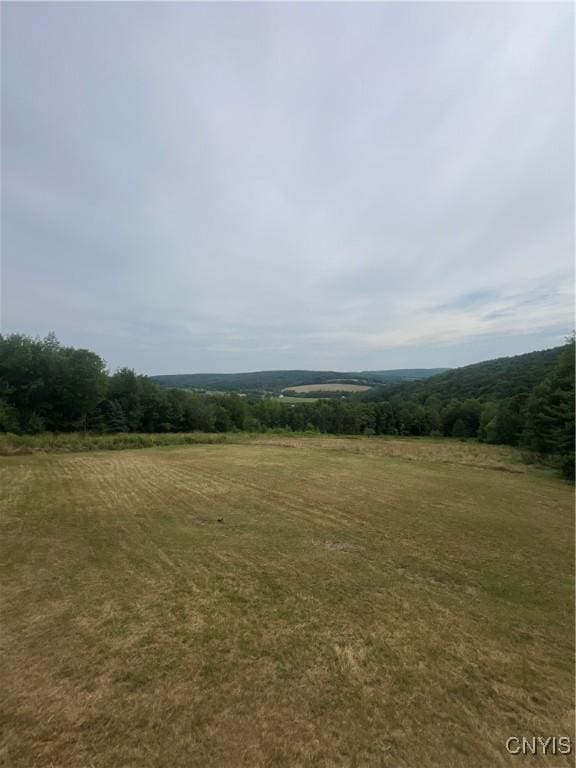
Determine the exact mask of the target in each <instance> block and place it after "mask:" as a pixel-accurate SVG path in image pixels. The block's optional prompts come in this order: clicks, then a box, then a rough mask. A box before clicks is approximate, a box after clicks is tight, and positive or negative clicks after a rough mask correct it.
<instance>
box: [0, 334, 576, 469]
mask: <svg viewBox="0 0 576 768" xmlns="http://www.w3.org/2000/svg"><path fill="white" fill-rule="evenodd" d="M284 373H285V372H284ZM369 394H370V399H363V398H362V397H360V396H351V397H348V398H337V399H331V400H325V399H321V400H317V401H313V402H312V401H303V402H302V403H296V404H294V403H285V402H283V401H282V400H279V399H275V398H263V397H239V396H238V395H236V394H222V395H214V394H212V395H210V394H201V393H198V392H190V391H186V390H184V389H177V388H168V389H166V388H162V387H161V386H159V385H158V384H157V383H156V382H154V381H153V380H152V379H150V378H149V377H147V376H141V375H138V374H136V373H135V372H134V371H132V370H129V369H127V368H123V369H121V370H119V371H117V372H115V373H114V374H112V375H109V374H108V373H107V371H106V365H105V363H104V361H103V360H102V359H101V358H100V357H99V356H98V355H96V354H95V353H94V352H90V351H88V350H84V349H73V348H71V347H65V346H63V345H61V344H60V343H59V342H58V340H57V339H56V338H55V337H54V336H53V335H50V336H48V337H47V338H45V339H31V338H29V337H27V336H23V335H18V334H13V335H9V336H5V337H2V336H0V431H4V432H14V433H17V434H18V433H23V434H34V433H38V432H43V431H54V432H71V431H91V432H111V433H118V432H191V431H203V432H227V431H231V430H248V431H254V432H257V431H265V430H269V429H288V430H293V431H302V430H307V431H310V430H312V431H318V432H324V433H333V434H364V435H406V436H408V435H414V436H417V435H438V436H440V435H444V436H451V437H457V438H462V439H466V438H477V439H479V440H481V441H484V442H488V443H504V444H510V445H520V446H523V447H525V448H526V449H528V450H530V451H533V452H534V453H535V454H537V455H539V456H540V457H543V458H545V459H546V460H549V461H551V462H552V463H554V464H556V465H557V466H560V467H561V468H562V471H563V472H564V474H565V476H567V477H571V476H572V477H573V473H574V339H573V338H572V339H570V340H569V341H567V343H566V344H565V345H564V347H558V348H557V349H552V350H546V351H544V352H534V353H531V354H528V355H520V356H518V357H513V358H503V359H500V360H492V361H489V362H486V363H480V364H478V365H472V366H466V367H465V368H462V369H459V370H454V371H450V372H448V373H445V374H441V375H438V376H435V377H434V378H432V379H429V380H428V381H424V382H413V383H402V384H399V385H389V386H384V387H382V388H379V389H378V390H377V392H376V393H374V394H373V393H369Z"/></svg>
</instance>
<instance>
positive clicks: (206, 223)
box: [2, 3, 574, 372]
mask: <svg viewBox="0 0 576 768" xmlns="http://www.w3.org/2000/svg"><path fill="white" fill-rule="evenodd" d="M573 13H574V10H573V8H572V7H571V6H570V5H560V4H552V5H546V4H529V3H526V4H516V3H514V4H502V5H497V4H492V3H490V4H484V5H482V4H469V3H462V4H459V3H448V4H442V3H438V4H436V3H434V4H420V3H415V4H405V5H404V4H397V3H390V4H385V3H383V4H376V3H373V4H372V3H370V4H356V5H355V4H312V5H308V4H240V3H238V4H209V3H190V4H161V3H157V4H154V3H134V4H130V3H119V4H112V3H109V4H90V3H85V4H84V3H78V4H76V3H72V4H67V3H62V4H55V3H52V4H43V3H38V4H34V3H26V4H16V3H12V4H7V5H6V6H5V8H4V10H3V17H4V18H3V31H2V36H3V40H2V42H3V46H2V48H3V52H2V57H3V61H2V64H3V67H2V89H3V103H2V195H3V199H2V206H3V207H2V268H3V297H2V298H3V302H2V328H3V331H4V332H9V331H15V330H21V331H25V332H29V333H32V334H36V333H38V334H44V333H46V332H47V331H48V330H50V329H54V330H55V331H56V333H57V334H58V335H59V336H60V337H61V338H62V339H63V340H64V341H65V342H67V343H72V344H76V345H83V346H90V347H93V348H94V349H96V350H97V351H99V352H100V353H101V354H102V355H103V356H104V357H105V358H106V359H107V360H108V362H109V363H110V364H111V365H112V366H116V365H121V364H128V365H131V366H134V367H136V368H137V369H139V370H143V371H145V372H177V371H182V372H183V371H194V370H224V371H225V370H249V369H256V368H284V367H325V368H334V367H337V368H342V369H350V368H355V367H357V368H369V367H376V368H386V367H399V366H402V365H406V366H420V365H458V364H465V363H467V362H472V361H474V360H479V359H482V358H485V357H490V356H494V355H498V354H515V353H518V352H523V351H528V350H530V349H534V348H539V347H544V346H551V345H553V344H556V343H559V342H560V341H561V340H562V337H563V336H564V335H565V334H566V333H568V332H569V331H570V329H571V324H572V317H573V314H572V306H573V296H572V292H573V265H572V253H573V245H574V222H573V167H574V165H573V138H572V137H573V129H574V118H573V107H574V104H573V56H574V44H573V40H572V33H571V29H572V24H571V20H572V15H573Z"/></svg>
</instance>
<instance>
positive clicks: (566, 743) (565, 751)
mask: <svg viewBox="0 0 576 768" xmlns="http://www.w3.org/2000/svg"><path fill="white" fill-rule="evenodd" d="M506 751H507V752H509V753H510V754H511V755H571V754H572V740H571V739H570V736H510V738H509V739H506Z"/></svg>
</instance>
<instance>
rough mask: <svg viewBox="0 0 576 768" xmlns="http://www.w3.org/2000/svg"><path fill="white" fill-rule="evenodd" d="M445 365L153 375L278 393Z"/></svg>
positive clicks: (409, 375) (405, 375) (416, 373)
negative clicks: (374, 368) (388, 368)
mask: <svg viewBox="0 0 576 768" xmlns="http://www.w3.org/2000/svg"><path fill="white" fill-rule="evenodd" d="M446 370H448V369H446V368H399V369H394V370H390V371H352V372H350V371H348V372H342V371H305V370H297V371H255V372H253V373H180V374H172V375H162V376H152V377H151V378H152V379H153V381H155V382H157V383H158V384H160V386H162V387H167V388H177V389H195V390H200V391H205V392H248V393H250V392H252V393H260V394H262V393H271V394H280V392H281V391H282V390H283V389H289V388H291V387H298V386H303V385H306V384H327V383H331V382H350V383H354V384H364V385H367V386H370V387H374V386H380V385H382V384H383V383H386V382H398V381H414V380H419V379H426V378H428V377H430V376H434V375H436V374H438V373H441V372H442V371H446Z"/></svg>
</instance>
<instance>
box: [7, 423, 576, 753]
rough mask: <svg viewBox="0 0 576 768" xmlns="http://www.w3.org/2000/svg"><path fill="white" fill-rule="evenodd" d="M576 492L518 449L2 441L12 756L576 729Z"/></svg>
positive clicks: (316, 746)
mask: <svg viewBox="0 0 576 768" xmlns="http://www.w3.org/2000/svg"><path fill="white" fill-rule="evenodd" d="M572 493H573V490H572V488H571V487H570V486H568V485H565V484H564V483H562V482H561V481H560V480H558V479H556V478H554V477H552V476H549V475H547V474H546V473H544V472H542V471H538V470H535V469H531V468H528V467H526V466H525V465H523V464H522V463H521V462H520V461H519V457H518V455H517V454H516V453H515V451H514V450H513V449H508V448H494V447H489V446H482V445H478V444H472V443H466V444H465V443H459V442H456V441H442V440H424V439H423V440H391V439H388V440H379V439H363V438H359V439H358V438H357V439H338V438H306V439H296V438H284V437H258V438H255V439H252V440H250V441H245V442H244V443H242V444H233V443H224V444H214V445H195V446H177V447H162V448H149V449H143V450H138V451H136V450H125V451H119V452H106V451H102V452H97V453H83V454H80V453H79V454H73V453H68V454H35V455H17V456H9V457H2V458H0V511H1V533H0V537H1V544H2V548H3V552H2V569H3V570H2V576H1V578H2V591H1V597H2V633H1V639H2V649H1V650H2V653H1V664H2V668H1V675H2V705H1V706H2V713H1V720H0V722H1V723H2V746H1V749H0V764H1V765H2V766H6V768H128V767H130V768H196V767H198V768H205V767H210V766H222V767H224V766H225V767H226V768H228V767H229V768H237V767H244V766H245V767H246V768H248V767H249V768H260V767H264V766H286V768H298V767H300V766H301V767H302V768H305V767H307V766H323V767H325V768H328V767H329V766H330V767H336V766H338V767H339V768H340V767H341V768H348V767H358V768H360V766H385V767H390V768H432V767H433V768H494V767H495V766H519V765H523V764H525V763H526V764H530V765H549V766H567V765H572V758H568V757H562V756H557V757H549V758H541V757H530V758H524V759H523V758H522V757H514V756H511V755H508V754H507V753H506V751H505V748H504V743H505V741H506V739H507V738H508V737H509V736H520V737H521V736H524V735H526V736H528V735H532V734H534V735H545V736H549V735H556V736H559V735H565V734H567V735H571V736H573V728H572V722H573V721H572V705H573V683H574V678H573V629H574V626H573V597H574V595H573V570H574V566H573V541H574V529H573V502H572Z"/></svg>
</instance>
